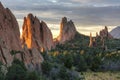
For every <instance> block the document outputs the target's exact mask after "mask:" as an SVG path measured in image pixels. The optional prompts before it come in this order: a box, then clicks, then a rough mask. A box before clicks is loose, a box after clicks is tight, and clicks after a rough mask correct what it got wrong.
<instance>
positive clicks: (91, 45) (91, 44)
mask: <svg viewBox="0 0 120 80" xmlns="http://www.w3.org/2000/svg"><path fill="white" fill-rule="evenodd" d="M89 47H93V38H92V33H90V43H89Z"/></svg>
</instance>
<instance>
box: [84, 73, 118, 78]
mask: <svg viewBox="0 0 120 80" xmlns="http://www.w3.org/2000/svg"><path fill="white" fill-rule="evenodd" d="M84 76H85V80H120V72H85V73H84Z"/></svg>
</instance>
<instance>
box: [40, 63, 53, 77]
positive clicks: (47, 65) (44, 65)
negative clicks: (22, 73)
mask: <svg viewBox="0 0 120 80" xmlns="http://www.w3.org/2000/svg"><path fill="white" fill-rule="evenodd" d="M41 67H42V73H43V74H45V75H49V72H50V70H51V69H52V64H51V63H50V62H49V61H44V62H43V63H42V64H41Z"/></svg>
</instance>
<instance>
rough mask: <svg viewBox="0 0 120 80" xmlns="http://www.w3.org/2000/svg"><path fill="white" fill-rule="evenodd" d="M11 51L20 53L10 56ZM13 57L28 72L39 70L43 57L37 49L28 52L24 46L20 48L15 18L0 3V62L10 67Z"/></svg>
mask: <svg viewBox="0 0 120 80" xmlns="http://www.w3.org/2000/svg"><path fill="white" fill-rule="evenodd" d="M29 16H30V15H29ZM28 23H30V21H28ZM29 30H31V29H29ZM27 33H29V32H27ZM26 36H27V35H26ZM28 37H31V36H28ZM33 37H34V36H33ZM12 50H14V51H20V52H19V53H17V54H14V55H12V54H11V51H12ZM14 57H15V58H17V59H19V60H22V61H23V62H24V63H25V65H26V67H27V68H28V69H30V70H35V69H37V70H40V63H41V62H42V61H43V57H42V56H41V54H40V52H39V51H38V50H37V49H34V48H31V49H30V50H29V49H28V48H27V47H26V46H25V44H24V45H23V48H22V45H21V41H20V32H19V26H18V23H17V21H16V18H15V16H14V15H13V14H12V12H11V11H10V10H9V9H8V8H4V7H3V6H2V4H1V3H0V61H1V62H2V63H3V64H6V65H7V66H10V65H11V63H12V61H13V59H14Z"/></svg>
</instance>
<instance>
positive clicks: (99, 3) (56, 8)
mask: <svg viewBox="0 0 120 80" xmlns="http://www.w3.org/2000/svg"><path fill="white" fill-rule="evenodd" d="M1 2H2V3H3V4H4V5H5V6H6V7H9V8H10V9H11V10H12V11H13V13H14V14H15V16H16V18H17V19H23V17H24V16H26V15H27V14H28V13H33V14H34V15H36V16H37V17H38V18H39V19H40V20H44V21H46V22H47V23H49V24H59V23H60V19H61V18H62V17H64V16H67V17H68V18H69V19H72V20H73V21H74V22H75V24H76V26H84V25H107V26H117V25H120V14H119V13H120V0H14V1H11V0H1Z"/></svg>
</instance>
